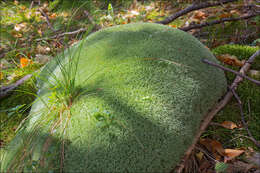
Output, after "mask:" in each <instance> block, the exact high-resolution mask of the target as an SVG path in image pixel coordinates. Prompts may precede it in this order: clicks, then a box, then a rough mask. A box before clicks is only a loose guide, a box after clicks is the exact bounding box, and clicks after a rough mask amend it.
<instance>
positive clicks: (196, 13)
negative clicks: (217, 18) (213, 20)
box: [193, 11, 206, 20]
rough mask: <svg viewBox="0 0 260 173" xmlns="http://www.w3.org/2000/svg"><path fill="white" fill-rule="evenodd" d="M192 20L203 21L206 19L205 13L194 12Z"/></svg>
mask: <svg viewBox="0 0 260 173" xmlns="http://www.w3.org/2000/svg"><path fill="white" fill-rule="evenodd" d="M193 18H194V19H197V20H203V19H205V18H206V13H204V12H202V11H196V12H195V14H194V16H193Z"/></svg>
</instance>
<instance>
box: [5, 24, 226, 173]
mask: <svg viewBox="0 0 260 173" xmlns="http://www.w3.org/2000/svg"><path fill="white" fill-rule="evenodd" d="M71 50H72V52H73V51H78V49H77V46H75V47H73V48H72V49H71ZM80 50H81V54H80V57H79V67H78V72H79V73H78V76H77V82H78V83H77V85H78V86H79V87H80V88H81V91H84V94H82V95H81V96H80V97H79V98H78V99H77V100H76V101H75V102H74V103H73V104H72V107H71V117H70V120H69V125H68V127H67V128H66V133H65V135H60V134H61V133H60V132H59V130H57V131H55V130H53V129H50V126H51V125H50V124H48V123H46V122H45V125H44V120H42V119H41V118H40V117H41V116H43V114H44V115H45V116H46V111H45V113H42V111H41V109H43V108H44V107H46V106H48V104H50V102H51V101H50V100H51V99H50V92H51V90H52V89H46V88H47V87H46V84H43V85H42V86H41V90H40V91H39V96H41V99H40V100H39V101H37V102H36V103H35V104H34V105H33V108H32V111H31V117H30V119H29V122H28V124H27V128H25V129H24V130H23V131H21V132H20V133H19V134H18V136H17V137H16V139H15V140H14V142H13V143H12V144H11V145H10V147H9V148H8V149H7V150H8V151H9V152H7V154H6V155H5V157H4V160H3V163H2V170H7V169H9V170H11V169H13V170H17V169H24V170H28V169H30V170H31V169H33V170H34V169H35V170H48V171H49V170H52V171H58V170H59V169H60V168H59V167H60V165H63V166H64V168H63V171H64V172H134V173H136V172H170V171H171V170H172V169H173V168H174V167H175V166H176V165H177V163H178V162H179V161H180V158H181V157H182V156H183V154H184V152H185V150H186V149H187V148H188V147H189V146H190V145H191V143H192V140H193V138H194V135H195V133H196V131H197V129H198V127H199V125H200V122H201V120H202V118H203V115H205V114H206V112H207V111H208V110H209V109H210V108H211V107H212V106H213V105H214V104H215V103H216V102H217V101H218V99H220V97H221V96H222V95H223V94H224V92H225V90H226V80H225V76H224V73H223V72H222V71H221V70H219V69H216V68H214V67H211V66H208V65H206V64H203V63H202V62H201V59H202V58H207V59H209V60H210V61H213V62H217V60H216V59H215V57H214V56H213V55H212V53H211V52H210V51H209V50H208V49H207V48H206V47H205V46H204V45H202V44H201V43H200V42H199V41H198V40H197V39H195V38H194V37H192V36H191V35H189V34H188V33H185V32H183V31H180V30H177V29H173V28H170V27H167V26H163V25H159V24H147V23H139V24H129V25H122V26H115V27H111V28H107V29H104V30H101V31H99V32H96V33H94V34H92V35H90V36H89V37H87V38H86V40H85V42H84V43H83V46H82V48H81V49H80ZM65 56H68V51H67V52H65ZM46 68H48V69H49V70H53V73H55V74H56V75H57V76H59V73H60V71H59V70H58V67H57V66H56V63H54V61H52V62H51V63H50V64H48V65H47V67H46ZM41 76H45V78H46V77H48V75H46V73H45V72H44V71H43V73H42V74H41ZM89 76H90V77H89ZM86 79H87V80H86ZM49 80H51V79H49ZM84 81H86V82H84ZM47 96H48V97H47ZM42 100H44V103H45V104H47V105H44V103H43V101H42ZM48 116H51V115H48ZM37 123H38V124H39V128H38V130H35V129H34V130H32V129H33V126H34V124H37ZM41 124H42V125H41ZM32 133H33V134H37V136H38V138H35V139H34V141H33V142H32V145H31V147H30V148H26V147H23V145H24V144H26V142H27V140H25V139H28V138H26V137H28V136H30V135H31V134H32ZM46 141H47V142H46ZM15 143H18V144H15ZM63 144H64V151H61V150H62V147H61V146H62V145H63ZM19 148H20V150H18V149H19ZM21 148H26V149H27V150H28V151H30V152H28V154H25V155H23V154H21V152H22V151H23V150H21ZM19 153H20V155H19ZM62 153H64V158H63V159H61V157H62V156H63V154H62ZM42 155H44V157H45V160H44V159H43V158H42ZM23 156H24V158H27V161H26V162H25V161H23V162H21V161H20V163H19V160H18V159H17V161H12V159H11V158H14V157H16V158H21V157H23ZM24 158H22V159H20V160H26V159H24ZM16 163H19V164H16ZM32 165H34V166H32ZM19 166H20V167H19Z"/></svg>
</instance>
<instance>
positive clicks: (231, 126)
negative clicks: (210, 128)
mask: <svg viewBox="0 0 260 173" xmlns="http://www.w3.org/2000/svg"><path fill="white" fill-rule="evenodd" d="M221 126H222V127H224V128H226V129H231V130H232V129H234V128H237V125H236V124H235V123H233V122H232V121H224V122H222V123H221Z"/></svg>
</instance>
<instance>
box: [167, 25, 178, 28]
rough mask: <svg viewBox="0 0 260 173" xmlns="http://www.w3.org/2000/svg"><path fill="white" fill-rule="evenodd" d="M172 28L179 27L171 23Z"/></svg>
mask: <svg viewBox="0 0 260 173" xmlns="http://www.w3.org/2000/svg"><path fill="white" fill-rule="evenodd" d="M169 26H170V27H172V28H177V25H169Z"/></svg>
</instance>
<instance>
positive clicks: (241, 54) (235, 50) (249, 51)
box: [212, 44, 260, 68]
mask: <svg viewBox="0 0 260 173" xmlns="http://www.w3.org/2000/svg"><path fill="white" fill-rule="evenodd" d="M258 50H259V47H257V46H247V45H238V44H225V45H222V46H219V47H216V48H214V49H213V50H212V52H213V53H214V54H215V55H221V54H230V55H235V56H236V57H237V58H239V59H240V60H243V59H248V58H249V57H250V56H252V55H253V54H254V53H255V52H256V51H258ZM252 68H260V56H259V57H256V59H255V63H254V64H253V67H252Z"/></svg>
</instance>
